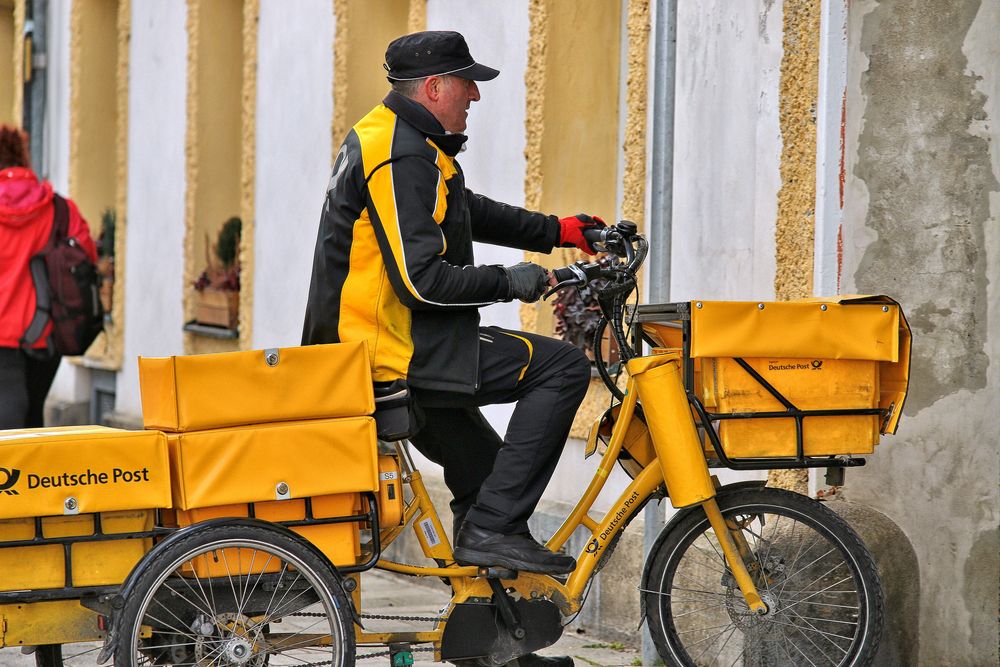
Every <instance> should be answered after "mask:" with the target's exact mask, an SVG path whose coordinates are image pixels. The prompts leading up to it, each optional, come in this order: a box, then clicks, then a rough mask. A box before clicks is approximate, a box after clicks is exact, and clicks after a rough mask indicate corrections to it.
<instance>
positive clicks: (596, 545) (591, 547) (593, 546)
mask: <svg viewBox="0 0 1000 667" xmlns="http://www.w3.org/2000/svg"><path fill="white" fill-rule="evenodd" d="M600 548H601V544H600V542H598V541H597V538H596V537H595V538H594V539H592V540H591V541H590V544H588V545H587V553H588V554H596V553H597V550H598V549H600Z"/></svg>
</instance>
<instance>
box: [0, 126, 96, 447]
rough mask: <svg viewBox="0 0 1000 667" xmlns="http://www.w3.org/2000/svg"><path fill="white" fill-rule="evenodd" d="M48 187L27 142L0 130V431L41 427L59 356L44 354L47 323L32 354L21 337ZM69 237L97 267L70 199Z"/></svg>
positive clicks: (44, 234)
mask: <svg viewBox="0 0 1000 667" xmlns="http://www.w3.org/2000/svg"><path fill="white" fill-rule="evenodd" d="M52 194H53V193H52V185H51V184H50V183H48V182H47V181H43V180H41V179H39V178H38V176H37V175H36V174H35V172H34V171H32V169H31V158H30V155H29V153H28V137H27V135H26V134H25V133H24V132H23V131H22V130H20V129H18V128H16V127H11V126H9V125H0V429H6V428H34V427H37V426H42V425H43V415H42V410H43V407H44V405H45V397H46V396H47V395H48V393H49V388H50V387H51V386H52V380H53V379H54V378H55V375H56V370H57V369H58V368H59V361H60V359H61V357H59V356H58V355H56V356H53V355H51V354H50V353H49V352H48V351H47V341H48V337H49V331H48V329H49V328H51V326H52V325H51V323H50V324H49V326H48V328H47V329H46V331H45V332H44V333H43V334H42V336H41V337H40V338H39V339H38V340H37V341H35V343H34V345H32V349H31V350H23V349H21V346H20V340H21V336H23V335H24V332H25V329H27V328H28V324H29V323H30V322H31V318H32V315H34V313H35V285H34V283H33V282H32V280H31V273H30V270H29V268H28V263H29V261H30V260H31V258H32V256H34V255H35V254H37V253H38V252H39V251H40V250H41V249H42V248H44V247H45V244H46V243H48V241H49V236H50V234H51V233H52V219H53V211H54V206H53V204H52ZM66 202H67V205H68V208H69V230H68V232H69V236H71V237H73V238H75V239H76V240H77V241H78V242H79V243H80V245H81V246H82V247H83V248H84V249H85V250H86V251H87V254H89V255H90V256H91V258H92V259H93V260H94V261H95V262H96V261H97V248H96V247H95V245H94V241H93V239H91V237H90V230H89V229H88V227H87V222H86V221H85V220H84V219H83V217H82V216H81V215H80V211H79V210H78V209H77V207H76V204H74V203H73V202H72V201H70V200H69V199H67V200H66Z"/></svg>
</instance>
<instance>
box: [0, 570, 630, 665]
mask: <svg viewBox="0 0 1000 667" xmlns="http://www.w3.org/2000/svg"><path fill="white" fill-rule="evenodd" d="M361 591H362V611H363V613H365V614H376V615H384V616H389V615H391V616H424V617H433V616H435V615H436V614H437V613H438V612H439V611H441V610H442V609H443V608H444V607H445V606H446V605H447V603H448V598H449V589H448V588H447V587H446V586H445V585H444V584H442V583H439V582H437V581H436V580H435V581H428V582H426V585H424V584H418V583H414V580H413V579H411V578H409V577H399V576H397V575H392V574H389V573H386V572H381V571H371V572H366V573H365V574H364V575H363V578H362V585H361ZM364 624H365V628H366V629H368V630H371V631H376V632H377V631H389V630H403V629H407V630H414V629H416V630H425V629H426V630H429V629H431V627H432V624H431V623H425V624H419V623H418V624H404V623H403V622H401V621H387V620H378V619H365V620H364ZM638 644H639V633H638V632H637V633H636V641H635V643H634V644H633V645H632V646H626V645H622V644H609V643H605V642H602V641H600V640H598V639H595V638H594V637H591V636H588V635H585V634H579V633H577V632H574V631H572V630H568V631H566V632H564V633H563V636H562V638H561V639H560V640H559V641H558V642H556V643H555V644H554V645H552V646H550V647H548V648H545V649H542V650H541V651H538V653H540V654H542V655H569V656H572V657H573V660H574V663H575V664H576V667H619V666H624V665H638V664H640V660H639V656H640V655H641V654H640V652H639V651H638ZM99 649H100V646H99V645H96V644H73V645H67V646H64V647H63V656H64V659H65V658H69V659H68V660H65V663H66V664H67V665H71V666H72V667H85V666H88V665H94V664H96V659H97V651H98V650H99ZM384 650H385V648H384V647H378V648H375V647H359V649H358V657H359V658H362V656H363V655H365V654H367V653H375V652H381V651H384ZM413 658H414V663H413V664H414V667H431V666H432V665H436V666H438V667H440V665H441V663H437V662H434V661H433V654H432V653H429V652H421V651H417V652H414V654H413ZM358 664H359V665H360V666H361V667H367V666H368V665H370V666H371V667H385V666H387V665H389V664H390V663H389V658H388V657H387V656H380V657H375V658H368V659H363V658H362V659H360V660H359V661H358ZM34 666H35V658H34V656H33V655H25V654H23V653H22V651H21V649H20V648H4V649H0V667H34Z"/></svg>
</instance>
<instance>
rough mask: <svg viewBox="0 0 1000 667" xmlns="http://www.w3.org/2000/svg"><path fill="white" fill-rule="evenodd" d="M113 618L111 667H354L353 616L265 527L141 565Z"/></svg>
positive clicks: (291, 542)
mask: <svg viewBox="0 0 1000 667" xmlns="http://www.w3.org/2000/svg"><path fill="white" fill-rule="evenodd" d="M143 568H144V569H143V571H142V572H141V573H139V575H138V578H137V579H136V582H135V585H134V586H133V587H132V590H131V594H130V595H129V597H128V599H127V600H126V603H125V607H124V608H123V609H122V610H121V611H120V612H119V613H117V614H116V617H115V631H116V633H117V635H118V642H117V646H116V650H115V665H116V667H138V665H144V664H155V665H203V666H206V667H207V666H209V665H212V666H219V667H280V666H282V665H289V666H296V667H298V666H301V665H309V664H319V665H324V666H327V665H329V666H332V667H352V666H353V665H354V660H355V654H354V650H355V646H354V632H353V624H352V615H351V611H350V606H349V603H348V601H347V598H346V596H345V594H344V592H343V589H342V588H341V586H340V584H339V582H338V581H337V579H336V577H337V575H336V573H335V571H334V570H333V569H332V567H331V566H330V565H329V564H328V563H327V562H325V561H324V560H323V559H322V558H320V557H319V556H318V555H317V554H316V553H315V552H313V551H312V550H311V549H309V548H308V546H306V545H303V544H302V543H301V542H300V541H299V540H298V539H296V537H295V536H291V535H288V534H285V533H283V532H280V531H278V530H274V529H269V528H267V527H261V526H246V525H220V526H211V527H205V528H204V529H202V530H195V531H193V532H192V533H191V534H190V535H188V536H186V537H185V538H184V539H180V540H177V541H175V542H174V543H173V544H172V545H170V547H169V548H166V549H164V550H163V551H161V552H160V553H159V554H157V555H156V557H154V558H152V559H150V561H149V562H148V563H145V564H144V565H143Z"/></svg>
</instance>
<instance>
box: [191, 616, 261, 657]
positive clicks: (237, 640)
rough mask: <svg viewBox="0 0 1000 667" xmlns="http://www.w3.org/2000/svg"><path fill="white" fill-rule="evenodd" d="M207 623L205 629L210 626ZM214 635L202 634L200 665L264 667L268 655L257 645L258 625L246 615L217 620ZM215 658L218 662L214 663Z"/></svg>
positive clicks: (198, 652) (197, 648) (197, 650)
mask: <svg viewBox="0 0 1000 667" xmlns="http://www.w3.org/2000/svg"><path fill="white" fill-rule="evenodd" d="M208 625H209V623H207V622H206V623H204V624H203V626H208ZM211 627H212V628H213V632H209V633H202V636H199V637H198V640H197V641H196V642H195V658H196V659H197V662H198V663H199V664H201V663H203V662H205V661H212V662H216V660H217V663H218V664H222V665H249V666H250V667H263V665H264V664H265V655H264V654H263V653H261V651H260V649H259V647H258V646H257V644H256V642H255V641H254V637H256V636H257V634H258V629H257V628H258V626H257V624H256V623H255V622H254V621H253V620H252V619H250V618H248V617H246V616H244V615H242V614H233V613H224V614H219V615H218V616H216V617H215V619H214V623H213V624H211ZM213 655H215V656H217V658H216V659H215V660H213V659H212V656H213Z"/></svg>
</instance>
